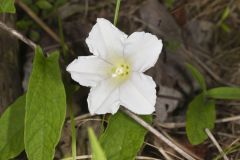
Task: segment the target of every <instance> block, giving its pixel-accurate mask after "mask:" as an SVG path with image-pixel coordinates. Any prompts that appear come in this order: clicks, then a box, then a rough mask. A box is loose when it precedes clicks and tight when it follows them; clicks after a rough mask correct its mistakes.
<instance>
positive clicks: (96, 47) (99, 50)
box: [86, 18, 127, 62]
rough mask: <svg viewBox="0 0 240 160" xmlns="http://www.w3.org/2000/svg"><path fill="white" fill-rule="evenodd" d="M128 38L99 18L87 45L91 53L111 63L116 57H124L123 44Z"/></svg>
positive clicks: (87, 40) (109, 23)
mask: <svg viewBox="0 0 240 160" xmlns="http://www.w3.org/2000/svg"><path fill="white" fill-rule="evenodd" d="M126 38H127V35H126V34H125V33H123V32H122V31H120V30H119V29H118V28H116V27H115V26H114V25H113V24H112V23H111V22H109V21H108V20H106V19H104V18H98V19H97V23H96V24H95V25H94V26H93V28H92V30H91V32H90V33H89V36H88V38H87V39H86V43H87V45H88V47H89V50H90V52H91V53H93V54H94V55H96V56H100V57H102V58H103V59H105V60H108V61H110V62H111V61H112V59H115V58H116V57H122V54H123V43H124V40H125V39H126Z"/></svg>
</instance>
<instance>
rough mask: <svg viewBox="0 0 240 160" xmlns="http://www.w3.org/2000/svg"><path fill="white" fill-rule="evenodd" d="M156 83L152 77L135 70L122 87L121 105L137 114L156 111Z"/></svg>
mask: <svg viewBox="0 0 240 160" xmlns="http://www.w3.org/2000/svg"><path fill="white" fill-rule="evenodd" d="M155 87H156V84H155V82H154V81H153V79H152V77H150V76H147V75H145V74H143V73H138V72H133V73H132V75H131V78H130V79H129V80H128V81H126V82H125V83H124V84H122V86H121V87H120V102H121V105H123V106H124V107H126V108H128V109H129V110H131V111H132V112H134V113H136V114H151V113H153V112H154V111H155V107H154V106H155V103H156V90H155Z"/></svg>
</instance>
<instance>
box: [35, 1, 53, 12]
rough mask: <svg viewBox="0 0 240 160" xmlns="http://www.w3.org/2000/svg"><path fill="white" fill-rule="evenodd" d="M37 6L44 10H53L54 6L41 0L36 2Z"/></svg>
mask: <svg viewBox="0 0 240 160" xmlns="http://www.w3.org/2000/svg"><path fill="white" fill-rule="evenodd" d="M36 5H37V6H38V7H39V8H40V9H43V10H48V9H51V8H52V4H51V3H49V2H48V1H47V0H39V1H37V2H36Z"/></svg>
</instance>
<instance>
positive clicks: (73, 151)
mask: <svg viewBox="0 0 240 160" xmlns="http://www.w3.org/2000/svg"><path fill="white" fill-rule="evenodd" d="M69 114H70V120H71V132H72V133H71V134H72V160H76V157H77V148H76V145H77V140H76V128H75V119H74V115H73V106H72V101H70V102H69Z"/></svg>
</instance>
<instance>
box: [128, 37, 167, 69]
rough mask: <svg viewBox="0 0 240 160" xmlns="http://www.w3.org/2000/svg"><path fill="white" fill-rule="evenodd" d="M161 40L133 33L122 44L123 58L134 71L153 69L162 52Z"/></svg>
mask: <svg viewBox="0 0 240 160" xmlns="http://www.w3.org/2000/svg"><path fill="white" fill-rule="evenodd" d="M162 46H163V44H162V40H159V39H158V38H157V37H156V36H155V35H152V34H150V33H145V32H134V33H133V34H131V35H130V36H129V37H128V38H127V40H126V41H125V43H124V57H125V58H126V59H127V60H128V61H129V62H130V63H131V64H132V68H133V70H135V71H139V72H144V71H146V70H148V69H149V68H151V67H153V66H154V65H155V63H156V62H157V60H158V57H159V55H160V53H161V50H162Z"/></svg>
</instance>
